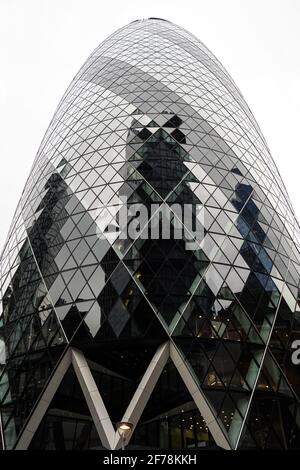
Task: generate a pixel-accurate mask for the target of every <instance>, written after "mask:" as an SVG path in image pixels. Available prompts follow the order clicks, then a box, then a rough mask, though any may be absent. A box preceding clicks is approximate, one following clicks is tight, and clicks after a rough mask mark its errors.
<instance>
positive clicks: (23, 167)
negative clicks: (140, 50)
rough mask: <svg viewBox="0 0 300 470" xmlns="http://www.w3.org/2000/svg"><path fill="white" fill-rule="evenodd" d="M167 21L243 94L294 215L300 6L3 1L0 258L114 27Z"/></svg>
mask: <svg viewBox="0 0 300 470" xmlns="http://www.w3.org/2000/svg"><path fill="white" fill-rule="evenodd" d="M150 16H154V17H160V18H165V19H168V20H170V21H172V22H174V23H176V24H178V25H180V26H182V27H184V28H186V29H187V30H189V31H190V32H191V33H193V34H195V35H196V36H197V37H198V38H199V39H200V40H201V41H203V42H204V43H205V45H206V46H207V47H208V48H209V49H211V50H212V52H213V53H214V54H215V55H216V56H217V58H218V59H219V60H220V61H221V62H222V64H223V65H224V66H225V68H226V69H227V70H228V72H229V73H230V75H231V76H232V78H233V79H234V81H235V82H236V84H237V86H238V87H239V88H240V90H241V91H242V93H243V95H244V97H245V99H246V101H247V103H248V104H249V106H250V108H251V109H252V112H253V114H254V116H255V117H256V119H257V121H258V123H259V125H260V127H261V129H262V131H263V133H264V135H265V137H266V140H267V142H268V145H269V147H270V149H271V152H272V155H273V158H274V160H275V162H276V164H277V166H278V168H279V171H280V173H281V176H282V178H283V181H284V183H285V185H286V187H287V190H288V193H289V195H290V198H291V200H292V204H293V206H294V209H295V211H296V214H297V216H298V219H299V216H300V181H299V175H300V150H299V143H298V139H297V138H298V135H299V109H300V88H299V84H300V52H299V51H300V27H299V23H300V1H299V0H149V1H147V0H144V1H141V0H122V1H120V0H111V1H109V0H26V1H24V0H1V1H0V64H1V65H0V67H1V73H0V129H1V139H0V158H1V167H0V168H1V184H0V215H1V224H0V251H1V250H2V247H3V244H4V241H5V238H6V235H7V232H8V229H9V225H10V222H11V220H12V216H13V213H14V211H15V208H16V205H17V203H18V200H19V197H20V194H21V192H22V189H23V186H24V183H25V181H26V178H27V176H28V174H29V171H30V168H31V165H32V162H33V159H34V156H35V154H36V152H37V149H38V147H39V144H40V142H41V140H42V137H43V134H44V133H45V131H46V128H47V126H48V124H49V122H50V119H51V117H52V115H53V113H54V111H55V108H56V106H57V105H58V102H59V100H60V98H61V96H62V94H63V92H64V91H65V89H66V88H67V86H68V84H69V83H70V81H71V79H72V78H73V77H74V75H75V74H76V73H77V71H78V69H79V67H80V66H81V65H82V64H83V62H84V61H85V59H86V58H87V56H88V55H89V54H90V52H91V51H92V50H93V49H94V48H95V47H96V46H97V45H98V44H99V43H100V42H102V41H103V40H104V39H105V38H106V37H107V36H108V35H109V34H111V33H112V32H114V31H115V30H116V29H118V28H119V27H121V26H124V25H125V24H127V23H129V22H131V21H133V20H136V19H140V18H148V17H150Z"/></svg>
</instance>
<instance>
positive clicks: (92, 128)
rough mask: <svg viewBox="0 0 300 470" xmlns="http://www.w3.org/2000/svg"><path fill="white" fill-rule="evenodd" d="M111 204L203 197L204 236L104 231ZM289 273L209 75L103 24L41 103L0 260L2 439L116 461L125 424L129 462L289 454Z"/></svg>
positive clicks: (231, 93) (284, 225) (272, 195)
mask: <svg viewBox="0 0 300 470" xmlns="http://www.w3.org/2000/svg"><path fill="white" fill-rule="evenodd" d="M120 196H126V197H127V198H128V204H129V206H130V205H133V204H137V203H142V204H144V205H146V206H147V208H148V209H149V210H150V209H151V206H152V205H153V204H159V205H160V208H161V209H162V210H165V211H166V210H167V208H168V207H170V206H171V205H172V204H174V203H177V204H178V205H179V206H183V204H200V203H201V204H203V205H204V207H205V217H204V225H205V227H204V240H203V242H202V243H201V245H200V246H199V245H198V246H195V247H194V249H192V250H191V249H187V245H188V241H187V240H186V239H177V238H176V237H175V235H174V234H175V228H176V226H177V225H176V224H178V222H177V219H176V214H174V213H172V212H169V216H170V219H171V234H170V239H162V238H160V239H158V240H154V239H151V238H149V237H148V238H147V239H146V238H143V237H142V236H138V237H137V238H136V239H135V240H132V239H130V238H128V239H125V240H120V239H119V238H118V237H117V236H116V237H115V238H113V237H111V236H108V234H109V231H110V227H111V226H112V225H113V223H115V222H116V220H115V219H114V215H113V214H114V213H115V212H114V211H115V209H116V206H118V203H119V197H120ZM101 206H105V207H106V208H107V209H108V211H110V212H111V214H112V217H111V220H108V221H107V230H104V231H103V233H102V234H99V226H98V224H97V217H98V216H99V207H101ZM191 217H194V214H191ZM132 222H133V221H132V220H130V221H129V223H132ZM156 223H157V227H158V230H161V229H162V226H161V220H160V219H159V217H158V216H157V218H156ZM143 228H144V230H147V229H148V226H145V227H143ZM99 235H101V236H99ZM299 263H300V254H299V227H298V223H297V221H296V219H295V216H294V212H293V209H292V207H291V204H290V202H289V198H288V196H287V194H286V191H285V188H284V185H283V183H282V181H281V178H280V175H279V174H278V171H277V169H276V167H275V164H274V162H273V160H272V158H271V156H270V153H269V151H268V148H267V146H266V143H265V141H264V138H263V136H262V134H261V132H260V130H259V127H258V125H257V123H256V122H255V120H254V117H253V116H252V114H251V112H250V110H249V108H248V107H247V105H246V103H245V102H244V100H243V98H242V96H241V94H240V92H239V90H238V89H237V88H236V86H235V85H234V83H233V82H232V80H231V78H230V77H229V76H228V74H227V72H226V71H225V70H224V69H223V67H222V66H221V65H220V63H219V62H218V61H217V59H216V58H215V57H214V56H213V55H212V54H211V53H210V52H209V51H208V50H207V49H206V48H205V46H204V45H203V44H202V43H200V42H199V41H198V40H197V39H195V38H194V37H193V36H191V35H190V34H189V33H187V32H186V31H184V30H183V29H181V28H179V27H177V26H175V25H173V24H172V23H169V22H168V21H163V20H159V19H149V20H143V21H135V22H133V23H131V24H129V25H128V26H126V27H124V28H122V29H120V30H119V31H117V32H116V33H115V34H113V35H112V36H111V37H109V38H108V39H107V40H106V41H105V42H104V43H102V44H101V45H100V46H99V47H98V48H97V49H96V50H95V51H94V52H93V53H92V55H91V56H90V57H89V58H88V60H87V61H86V63H85V64H84V65H83V67H82V68H81V69H80V71H79V73H78V75H77V76H76V77H75V79H74V80H73V82H72V83H71V85H70V87H69V88H68V90H67V92H66V93H65V95H64V97H63V99H62V101H61V102H60V105H59V107H58V110H57V111H56V113H55V115H54V118H53V120H52V122H51V124H50V127H49V129H48V130H47V133H46V135H45V137H44V140H43V142H42V144H41V147H40V149H39V152H38V154H37V157H36V160H35V162H34V165H33V168H32V171H31V173H30V176H29V179H28V181H27V184H26V186H25V189H24V192H23V194H22V197H21V200H20V203H19V205H18V207H17V210H16V213H15V216H14V219H13V222H12V226H11V229H10V232H9V236H8V239H7V242H6V245H5V247H4V251H3V253H2V257H1V312H0V313H1V316H0V322H1V323H0V334H1V337H0V410H1V422H0V426H1V441H2V446H3V447H5V448H7V449H12V448H19V449H24V448H25V449H26V448H30V449H37V448H39V449H95V448H100V449H101V448H119V447H120V446H121V440H120V437H119V435H118V432H117V428H116V423H117V422H120V421H127V422H130V423H132V424H133V426H134V428H133V432H132V433H131V435H130V439H129V441H128V442H126V444H127V445H128V448H132V449H138V448H148V449H150V448H151V449H155V448H163V449H167V448H177V449H178V448H195V447H199V448H200V447H207V446H210V447H212V446H220V447H223V448H226V449H235V448H263V449H268V448H272V449H286V448H300V432H299V426H300V415H299V407H298V403H299V397H300V379H299V372H298V370H297V368H296V366H294V365H293V364H292V362H291V343H292V342H293V340H294V339H297V338H299V321H300V308H299V303H298V289H299Z"/></svg>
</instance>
